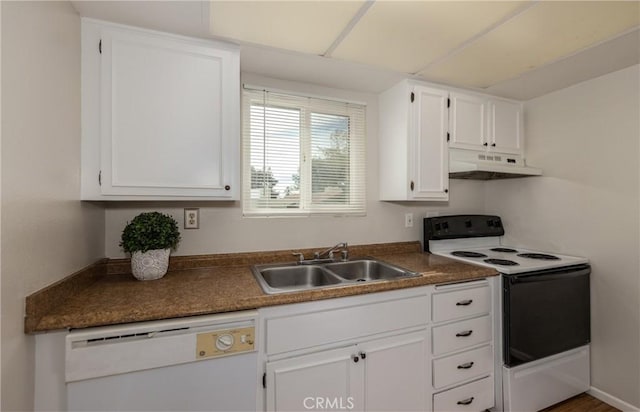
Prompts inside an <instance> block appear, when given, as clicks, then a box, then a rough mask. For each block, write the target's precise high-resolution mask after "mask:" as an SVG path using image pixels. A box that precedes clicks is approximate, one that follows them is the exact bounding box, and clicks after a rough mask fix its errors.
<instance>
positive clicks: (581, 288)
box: [503, 265, 591, 367]
mask: <svg viewBox="0 0 640 412" xmlns="http://www.w3.org/2000/svg"><path fill="white" fill-rule="evenodd" d="M590 273H591V268H590V267H589V265H579V266H571V267H565V268H557V269H549V270H544V271H539V272H529V273H523V274H517V275H503V312H504V313H503V322H504V324H503V328H504V329H503V330H504V362H505V364H506V365H507V366H509V367H511V366H516V365H521V364H523V363H526V362H531V361H533V360H536V359H541V358H544V357H547V356H551V355H555V354H557V353H561V352H564V351H566V350H569V349H573V348H577V347H579V346H583V345H585V344H587V343H589V342H590V340H591V326H590V324H591V318H590V292H589V275H590Z"/></svg>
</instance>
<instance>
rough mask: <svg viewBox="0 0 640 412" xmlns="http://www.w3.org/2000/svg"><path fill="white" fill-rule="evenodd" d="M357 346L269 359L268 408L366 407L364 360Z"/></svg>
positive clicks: (278, 409)
mask: <svg viewBox="0 0 640 412" xmlns="http://www.w3.org/2000/svg"><path fill="white" fill-rule="evenodd" d="M355 355H356V347H355V346H349V347H346V348H340V349H332V350H327V351H323V352H318V353H313V354H310V355H304V356H298V357H294V358H288V359H283V360H279V361H274V362H267V370H266V373H267V381H266V385H267V388H266V391H267V411H304V410H330V409H345V410H347V409H348V410H362V401H361V399H362V396H363V395H362V394H363V392H364V386H363V385H364V377H363V376H364V375H363V373H364V367H363V364H364V362H363V361H361V360H360V359H359V358H358V362H354V359H353V356H355Z"/></svg>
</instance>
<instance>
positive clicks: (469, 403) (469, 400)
mask: <svg viewBox="0 0 640 412" xmlns="http://www.w3.org/2000/svg"><path fill="white" fill-rule="evenodd" d="M471 402H473V396H472V397H470V398H469V399H465V400H463V401H458V405H471Z"/></svg>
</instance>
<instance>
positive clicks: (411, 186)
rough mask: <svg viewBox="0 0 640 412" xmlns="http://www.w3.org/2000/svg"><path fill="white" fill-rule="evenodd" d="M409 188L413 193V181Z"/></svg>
mask: <svg viewBox="0 0 640 412" xmlns="http://www.w3.org/2000/svg"><path fill="white" fill-rule="evenodd" d="M409 187H410V188H411V191H412V192H413V187H414V184H413V180H412V181H411V184H410V185H409Z"/></svg>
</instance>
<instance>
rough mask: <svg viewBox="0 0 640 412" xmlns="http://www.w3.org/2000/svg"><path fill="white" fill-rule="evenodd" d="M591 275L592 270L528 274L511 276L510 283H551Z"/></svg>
mask: <svg viewBox="0 0 640 412" xmlns="http://www.w3.org/2000/svg"><path fill="white" fill-rule="evenodd" d="M590 273H591V269H590V268H585V269H580V270H576V271H562V272H557V273H540V274H528V275H522V276H510V277H509V283H511V284H512V285H513V284H517V283H533V282H551V281H554V280H559V279H570V278H577V277H581V276H588V275H589V274H590Z"/></svg>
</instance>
